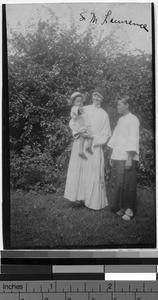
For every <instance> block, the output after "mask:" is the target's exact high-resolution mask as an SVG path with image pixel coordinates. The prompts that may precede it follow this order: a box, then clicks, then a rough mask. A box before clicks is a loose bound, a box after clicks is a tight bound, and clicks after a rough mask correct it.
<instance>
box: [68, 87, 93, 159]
mask: <svg viewBox="0 0 158 300" xmlns="http://www.w3.org/2000/svg"><path fill="white" fill-rule="evenodd" d="M83 102H84V97H83V95H82V94H81V93H79V92H75V93H73V94H72V95H71V98H70V104H71V105H73V106H72V108H71V114H70V115H71V121H70V122H71V123H73V125H72V126H73V131H74V137H75V138H79V139H80V142H79V153H78V155H79V156H80V157H81V158H83V159H87V156H86V155H85V153H84V143H85V142H86V144H85V149H86V151H88V152H89V153H90V154H93V151H92V138H93V133H92V130H91V128H90V124H89V122H88V118H87V115H86V113H85V111H84V108H83ZM81 134H82V135H81Z"/></svg>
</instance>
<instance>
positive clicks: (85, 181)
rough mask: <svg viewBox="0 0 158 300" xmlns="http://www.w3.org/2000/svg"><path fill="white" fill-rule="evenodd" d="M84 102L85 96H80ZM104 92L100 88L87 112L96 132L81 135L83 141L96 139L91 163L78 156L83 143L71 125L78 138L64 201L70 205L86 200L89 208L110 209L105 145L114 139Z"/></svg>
mask: <svg viewBox="0 0 158 300" xmlns="http://www.w3.org/2000/svg"><path fill="white" fill-rule="evenodd" d="M78 97H81V98H82V95H80V96H79V95H78ZM104 99H105V98H104V91H103V89H102V88H96V89H95V90H94V92H93V95H92V102H93V104H92V105H88V106H84V107H83V109H84V111H85V113H86V115H87V119H88V122H89V125H90V128H91V131H92V136H91V135H88V134H87V133H81V134H79V135H80V136H81V137H86V138H91V139H92V147H91V148H92V152H93V155H92V154H91V153H90V152H89V151H87V152H86V156H87V159H83V158H82V157H80V156H79V155H78V153H79V151H80V139H79V138H78V137H77V138H75V134H76V131H75V126H74V123H73V122H71V121H70V124H69V125H70V128H71V130H72V134H73V136H74V142H73V145H72V151H71V156H70V161H69V167H68V172H67V179H66V186H65V194H64V197H65V198H67V199H69V200H70V201H77V200H79V201H80V200H82V201H83V202H84V204H85V206H87V207H88V208H91V209H95V210H98V209H101V208H104V207H105V206H107V205H108V201H107V197H106V189H105V181H104V155H103V145H104V144H105V143H106V142H107V140H108V139H109V137H110V135H111V131H110V124H109V118H108V115H107V113H106V112H105V111H104V110H103V109H102V108H101V106H100V105H101V103H102V101H103V100H104ZM85 147H86V143H84V152H85Z"/></svg>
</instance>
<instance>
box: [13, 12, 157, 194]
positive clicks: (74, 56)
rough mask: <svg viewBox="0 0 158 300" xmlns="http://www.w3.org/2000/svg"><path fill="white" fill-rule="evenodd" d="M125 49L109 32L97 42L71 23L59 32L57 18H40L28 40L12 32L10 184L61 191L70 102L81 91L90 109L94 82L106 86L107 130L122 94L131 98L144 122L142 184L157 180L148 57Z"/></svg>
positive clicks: (88, 33) (113, 121)
mask: <svg viewBox="0 0 158 300" xmlns="http://www.w3.org/2000/svg"><path fill="white" fill-rule="evenodd" d="M114 44H115V47H113V45H114ZM122 47H123V46H122V45H121V44H119V42H118V41H117V40H116V38H115V35H114V33H113V34H112V35H109V36H108V35H107V36H106V39H102V40H100V41H98V42H97V43H96V42H94V36H93V34H92V30H91V29H89V30H88V31H87V32H86V33H84V34H83V33H82V34H79V33H78V32H77V28H76V27H75V25H74V24H73V22H72V24H71V27H70V28H66V27H65V28H61V27H60V26H59V24H58V21H57V19H56V18H55V16H54V15H52V16H51V17H50V20H49V21H48V22H45V21H41V20H40V21H39V22H38V27H37V29H36V30H35V31H33V32H31V31H29V30H28V31H27V33H26V35H25V36H23V35H22V34H21V33H20V32H12V37H11V38H10V39H8V48H9V50H10V49H12V51H9V58H8V69H9V116H10V120H9V122H10V150H11V155H10V161H11V162H10V172H11V176H10V177H11V184H12V186H13V187H15V188H23V189H37V190H39V189H44V190H45V191H52V192H58V191H59V190H60V189H61V190H63V186H64V182H65V176H66V171H67V167H68V161H69V156H70V149H71V146H70V144H71V132H70V130H69V128H68V122H69V119H70V117H69V115H70V107H69V106H68V104H67V98H68V97H69V96H70V95H71V93H72V92H74V91H76V90H79V91H81V92H84V93H86V95H87V100H86V104H89V103H91V93H92V91H93V89H94V87H95V86H97V85H102V86H103V87H104V88H105V89H106V101H105V103H103V108H104V109H105V110H106V111H107V113H108V114H109V118H110V122H111V127H112V130H113V128H114V127H115V125H116V122H117V119H118V114H117V111H116V99H117V96H118V94H123V93H125V92H127V93H128V94H129V95H130V96H131V97H132V98H133V102H134V109H133V112H134V113H135V114H136V115H137V116H138V118H139V120H140V124H141V139H140V170H139V180H140V182H141V183H144V182H149V181H154V174H155V173H154V172H155V168H154V129H153V127H154V126H153V110H154V105H153V85H152V84H153V76H152V57H151V55H148V54H144V53H140V54H139V55H132V54H131V53H127V54H125V53H123V52H122ZM50 136H51V137H52V140H51V146H49V143H48V138H49V137H50ZM105 158H106V159H105V160H106V161H108V158H107V157H106V156H105ZM107 164H108V163H107ZM106 177H107V178H108V177H109V167H108V165H107V167H106Z"/></svg>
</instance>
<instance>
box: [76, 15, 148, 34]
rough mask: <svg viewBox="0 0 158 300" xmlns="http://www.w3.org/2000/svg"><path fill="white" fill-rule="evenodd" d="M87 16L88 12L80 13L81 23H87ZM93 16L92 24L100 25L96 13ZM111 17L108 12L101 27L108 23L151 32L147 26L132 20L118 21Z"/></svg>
mask: <svg viewBox="0 0 158 300" xmlns="http://www.w3.org/2000/svg"><path fill="white" fill-rule="evenodd" d="M85 14H86V12H83V13H80V19H79V20H80V21H85V20H86V18H85ZM91 15H92V17H91V20H90V23H95V24H97V23H98V19H97V17H96V15H95V13H94V12H92V13H91ZM111 15H112V11H111V10H108V12H107V13H106V14H105V16H104V20H103V22H102V23H101V25H104V24H107V23H108V22H110V23H112V24H126V25H130V26H138V27H139V28H141V29H144V30H145V31H147V32H149V30H148V28H147V24H142V23H135V22H133V21H132V20H129V21H128V20H126V19H125V20H119V19H118V20H116V19H115V18H114V17H112V18H111V19H110V16H111Z"/></svg>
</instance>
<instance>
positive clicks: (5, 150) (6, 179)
mask: <svg viewBox="0 0 158 300" xmlns="http://www.w3.org/2000/svg"><path fill="white" fill-rule="evenodd" d="M9 153H10V147H9V95H8V55H7V24H6V5H5V4H3V5H2V193H3V202H2V214H3V216H2V217H3V245H4V249H8V248H10V170H9V167H10V159H9Z"/></svg>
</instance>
